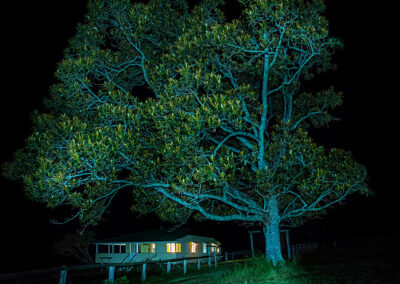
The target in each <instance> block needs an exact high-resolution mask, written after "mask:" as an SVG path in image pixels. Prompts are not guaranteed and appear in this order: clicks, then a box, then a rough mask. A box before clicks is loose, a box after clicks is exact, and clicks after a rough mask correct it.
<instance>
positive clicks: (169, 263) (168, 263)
mask: <svg viewBox="0 0 400 284" xmlns="http://www.w3.org/2000/svg"><path fill="white" fill-rule="evenodd" d="M170 272H171V262H169V261H168V262H167V273H170Z"/></svg>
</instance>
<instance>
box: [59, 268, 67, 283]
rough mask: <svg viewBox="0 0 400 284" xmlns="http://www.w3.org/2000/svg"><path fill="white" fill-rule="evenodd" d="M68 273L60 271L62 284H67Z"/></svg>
mask: <svg viewBox="0 0 400 284" xmlns="http://www.w3.org/2000/svg"><path fill="white" fill-rule="evenodd" d="M67 271H68V270H61V271H60V282H59V283H60V284H65V283H67Z"/></svg>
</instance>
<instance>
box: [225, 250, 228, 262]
mask: <svg viewBox="0 0 400 284" xmlns="http://www.w3.org/2000/svg"><path fill="white" fill-rule="evenodd" d="M225 261H228V253H227V252H225Z"/></svg>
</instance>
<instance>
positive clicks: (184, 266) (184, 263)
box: [183, 259, 188, 274]
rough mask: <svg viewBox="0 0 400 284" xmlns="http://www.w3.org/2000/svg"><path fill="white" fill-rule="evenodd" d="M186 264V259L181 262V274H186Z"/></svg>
mask: <svg viewBox="0 0 400 284" xmlns="http://www.w3.org/2000/svg"><path fill="white" fill-rule="evenodd" d="M187 263H188V261H187V259H184V260H183V274H186V272H187Z"/></svg>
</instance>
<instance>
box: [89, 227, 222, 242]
mask: <svg viewBox="0 0 400 284" xmlns="http://www.w3.org/2000/svg"><path fill="white" fill-rule="evenodd" d="M187 235H191V236H197V235H192V234H190V231H189V230H188V229H182V230H177V231H172V232H169V231H167V230H163V229H159V230H152V231H146V232H140V233H134V234H128V235H123V236H117V237H112V238H107V239H103V240H99V241H97V242H95V243H117V242H163V241H176V240H178V239H180V238H182V237H184V236H187ZM199 237H203V238H208V239H210V241H213V242H216V243H219V242H218V241H216V240H215V239H214V238H209V237H205V236H199Z"/></svg>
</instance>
